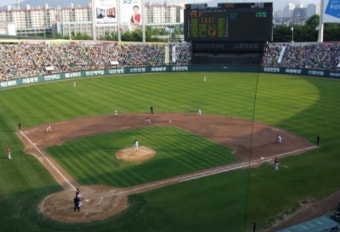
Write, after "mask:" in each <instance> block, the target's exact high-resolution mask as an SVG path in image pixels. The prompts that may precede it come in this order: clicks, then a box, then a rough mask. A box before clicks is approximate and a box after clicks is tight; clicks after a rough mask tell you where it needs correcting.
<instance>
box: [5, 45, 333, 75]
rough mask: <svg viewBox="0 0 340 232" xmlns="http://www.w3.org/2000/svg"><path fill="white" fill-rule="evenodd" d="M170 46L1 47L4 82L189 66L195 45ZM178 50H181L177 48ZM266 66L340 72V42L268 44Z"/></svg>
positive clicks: (264, 61) (264, 60)
mask: <svg viewBox="0 0 340 232" xmlns="http://www.w3.org/2000/svg"><path fill="white" fill-rule="evenodd" d="M166 46H168V45H165V44H137V43H134V44H120V43H113V42H108V43H105V42H71V43H65V44H48V43H45V42H37V41H33V42H32V41H31V42H21V43H18V44H0V61H1V62H0V78H1V80H10V79H15V78H23V77H31V76H39V75H46V74H50V73H62V72H77V71H84V70H96V69H105V68H112V67H113V66H115V65H116V64H119V67H140V66H144V67H146V66H163V65H167V64H171V65H190V62H191V54H192V52H191V44H190V43H180V44H170V46H168V47H169V50H168V52H166V50H167V49H165V47H166ZM173 46H176V49H172V47H173ZM173 52H176V54H172V53H173ZM166 56H168V57H166ZM113 62H115V64H113ZM261 65H262V66H265V67H288V68H309V69H317V70H330V71H340V43H335V42H334V43H268V44H267V46H266V49H265V53H264V55H263V57H262V63H261ZM48 67H50V68H49V69H48Z"/></svg>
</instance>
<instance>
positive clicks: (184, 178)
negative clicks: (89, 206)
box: [20, 131, 317, 195]
mask: <svg viewBox="0 0 340 232" xmlns="http://www.w3.org/2000/svg"><path fill="white" fill-rule="evenodd" d="M20 133H21V134H22V136H23V137H25V139H26V140H27V141H28V142H29V143H30V144H32V146H34V148H35V149H36V150H37V151H38V152H39V153H40V154H41V155H42V156H43V158H44V159H45V160H46V161H47V162H48V163H49V164H50V165H51V166H52V168H53V169H54V170H55V171H56V172H57V173H58V174H59V175H60V176H61V177H62V178H63V179H64V180H65V181H66V183H68V185H69V186H70V187H71V188H72V189H73V190H76V188H75V187H74V186H73V185H72V184H71V182H70V181H69V180H68V179H66V177H65V176H64V175H63V174H62V173H61V172H60V171H59V170H58V168H57V167H56V166H55V165H54V164H53V163H52V162H51V161H50V160H49V159H48V158H47V157H46V155H45V154H44V153H43V152H42V151H41V150H40V149H39V148H38V147H37V146H36V145H35V144H34V143H33V142H32V141H31V140H30V139H29V138H28V137H27V136H26V135H25V134H24V133H23V132H22V131H20ZM315 148H317V146H311V147H307V148H302V149H298V150H295V151H290V152H285V153H281V154H278V155H276V157H283V156H286V155H290V154H295V153H300V152H303V151H308V150H311V149H315ZM272 159H273V156H271V157H266V158H261V159H256V160H253V161H250V162H242V163H236V164H231V165H226V166H222V167H217V168H214V169H212V170H205V171H202V172H199V173H195V174H192V175H183V176H177V177H172V178H170V179H165V180H159V181H154V182H151V183H147V184H141V185H136V186H132V187H128V188H127V189H122V191H120V192H118V193H115V194H112V195H121V194H131V192H132V193H134V192H136V191H137V192H139V191H138V190H139V189H145V188H147V189H148V187H149V188H150V187H151V188H152V189H157V188H158V187H157V186H162V185H163V184H166V183H170V185H171V184H175V183H180V182H186V181H190V180H194V179H198V178H202V177H206V176H211V175H215V174H218V173H223V172H227V171H231V170H235V169H240V168H245V167H249V166H252V165H254V164H258V163H265V162H268V161H269V160H272ZM148 190H150V189H148ZM148 190H147V191H148ZM140 192H144V191H140Z"/></svg>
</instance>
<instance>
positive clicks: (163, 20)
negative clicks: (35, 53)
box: [0, 3, 184, 38]
mask: <svg viewBox="0 0 340 232" xmlns="http://www.w3.org/2000/svg"><path fill="white" fill-rule="evenodd" d="M183 9H184V4H170V5H168V4H166V3H164V4H150V3H146V4H145V7H144V13H143V14H144V18H145V19H146V20H145V24H146V25H169V24H180V23H183V21H184V19H183ZM0 21H4V22H8V23H12V24H14V25H15V28H16V34H17V35H19V36H25V35H37V34H42V33H46V32H53V33H57V34H60V35H62V36H65V35H66V36H69V35H70V33H74V34H77V33H78V32H80V33H86V34H88V35H92V30H93V29H92V7H91V4H89V5H88V6H74V5H73V4H71V5H70V6H69V7H65V8H61V7H54V8H50V7H49V6H48V5H45V6H44V7H43V8H41V7H37V8H31V7H30V6H29V5H27V6H26V7H25V8H24V9H20V8H19V6H17V7H12V6H8V7H7V9H6V10H0ZM117 28H118V26H117V25H116V26H112V25H111V26H102V27H96V36H97V38H98V37H100V36H103V35H104V34H105V33H106V32H108V31H110V32H112V31H117Z"/></svg>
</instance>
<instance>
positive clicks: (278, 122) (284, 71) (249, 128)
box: [0, 32, 340, 232]
mask: <svg viewBox="0 0 340 232" xmlns="http://www.w3.org/2000/svg"><path fill="white" fill-rule="evenodd" d="M264 33H266V32H264ZM191 39H192V38H191ZM236 47H237V49H236V50H235V48H236ZM209 50H214V51H213V52H211V51H210V52H209ZM217 50H223V51H221V52H220V53H218V52H217ZM0 54H1V55H0V57H1V63H0V76H1V81H0V92H1V97H0V106H1V111H0V112H1V113H0V115H1V120H0V125H1V131H0V138H1V142H0V151H2V156H1V159H0V182H1V184H0V204H1V208H0V215H1V218H2V220H1V222H0V228H1V231H49V232H50V231H91V232H93V231H131V232H132V231H133V232H136V231H143V232H144V231H162V232H163V231H195V232H198V231H231V232H234V231H235V232H239V231H268V232H271V231H281V232H285V231H339V230H340V186H339V183H340V175H338V173H339V170H340V163H339V146H340V139H339V131H340V117H339V112H340V104H339V98H340V92H339V89H340V82H339V77H340V60H339V57H340V43H339V42H313V43H302V42H301V43H270V42H269V43H268V42H267V41H265V40H263V41H260V40H257V41H237V42H235V41H224V42H221V41H218V40H217V41H207V40H202V38H201V39H198V40H197V41H191V42H181V43H177V42H176V43H172V42H168V43H123V42H100V41H64V40H24V39H20V40H4V41H1V43H0ZM306 54H307V55H306ZM320 54H322V55H320ZM278 138H279V140H278ZM136 141H137V143H136ZM303 228H304V229H305V230H303Z"/></svg>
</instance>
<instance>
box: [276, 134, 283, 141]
mask: <svg viewBox="0 0 340 232" xmlns="http://www.w3.org/2000/svg"><path fill="white" fill-rule="evenodd" d="M276 142H277V143H282V137H281V135H278V136H277V137H276Z"/></svg>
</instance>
